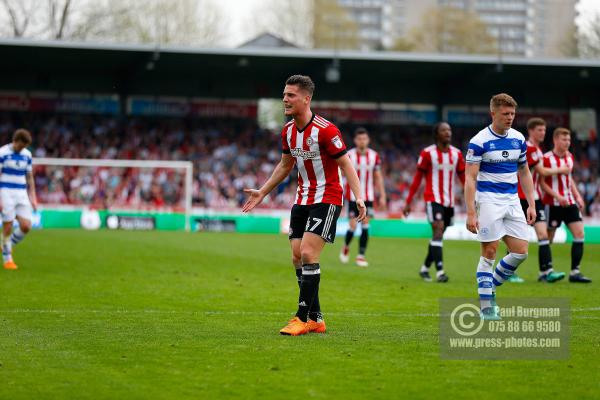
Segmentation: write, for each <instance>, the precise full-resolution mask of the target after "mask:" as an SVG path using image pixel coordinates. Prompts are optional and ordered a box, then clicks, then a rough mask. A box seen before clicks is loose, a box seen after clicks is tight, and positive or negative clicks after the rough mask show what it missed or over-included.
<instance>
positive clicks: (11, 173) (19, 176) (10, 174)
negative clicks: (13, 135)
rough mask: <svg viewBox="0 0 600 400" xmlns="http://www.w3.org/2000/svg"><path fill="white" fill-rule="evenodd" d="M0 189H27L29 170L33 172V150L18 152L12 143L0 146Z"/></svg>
mask: <svg viewBox="0 0 600 400" xmlns="http://www.w3.org/2000/svg"><path fill="white" fill-rule="evenodd" d="M0 168H2V171H1V173H0V189H24V190H26V189H27V178H26V175H27V173H28V172H31V170H32V168H31V152H30V151H29V150H27V149H23V150H21V151H20V152H19V153H16V152H15V151H14V150H13V145H12V143H10V144H6V145H4V146H2V147H0Z"/></svg>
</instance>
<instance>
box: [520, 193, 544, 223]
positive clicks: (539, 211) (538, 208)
mask: <svg viewBox="0 0 600 400" xmlns="http://www.w3.org/2000/svg"><path fill="white" fill-rule="evenodd" d="M520 201H521V208H522V209H523V214H525V219H527V209H528V208H529V203H528V202H527V200H525V199H520ZM535 214H536V215H535V223H536V224H537V223H538V222H546V221H548V218H547V215H546V207H544V204H543V203H542V201H541V200H539V199H538V200H536V201H535Z"/></svg>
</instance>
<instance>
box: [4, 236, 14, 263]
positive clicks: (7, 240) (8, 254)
mask: <svg viewBox="0 0 600 400" xmlns="http://www.w3.org/2000/svg"><path fill="white" fill-rule="evenodd" d="M2 260H3V261H4V263H7V262H9V261H12V241H11V236H8V235H4V236H3V237H2Z"/></svg>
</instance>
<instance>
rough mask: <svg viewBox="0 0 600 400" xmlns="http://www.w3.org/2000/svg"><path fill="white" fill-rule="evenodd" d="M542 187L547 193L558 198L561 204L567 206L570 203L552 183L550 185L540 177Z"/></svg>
mask: <svg viewBox="0 0 600 400" xmlns="http://www.w3.org/2000/svg"><path fill="white" fill-rule="evenodd" d="M540 187H541V188H542V190H543V191H544V193H547V194H548V195H549V196H552V197H554V198H555V199H556V200H558V204H560V205H561V206H566V205H567V204H568V202H567V199H565V198H564V197H563V196H561V195H560V194H558V192H556V191H555V190H554V189H552V188H551V187H550V185H548V184H547V183H546V181H544V180H543V179H540Z"/></svg>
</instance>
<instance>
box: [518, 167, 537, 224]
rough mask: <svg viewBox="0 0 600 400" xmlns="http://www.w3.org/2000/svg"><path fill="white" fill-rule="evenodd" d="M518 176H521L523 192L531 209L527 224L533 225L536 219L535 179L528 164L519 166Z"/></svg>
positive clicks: (528, 209)
mask: <svg viewBox="0 0 600 400" xmlns="http://www.w3.org/2000/svg"><path fill="white" fill-rule="evenodd" d="M517 174H518V175H519V181H520V182H521V187H522V188H523V192H525V197H526V198H527V203H529V207H528V208H527V223H528V224H529V225H533V223H534V222H535V217H536V211H535V199H534V198H533V178H532V177H531V171H530V170H529V167H528V166H527V163H526V162H524V163H521V164H519V169H518V170H517Z"/></svg>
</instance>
